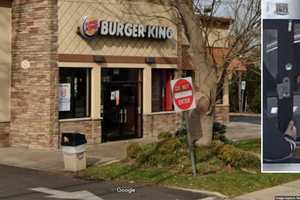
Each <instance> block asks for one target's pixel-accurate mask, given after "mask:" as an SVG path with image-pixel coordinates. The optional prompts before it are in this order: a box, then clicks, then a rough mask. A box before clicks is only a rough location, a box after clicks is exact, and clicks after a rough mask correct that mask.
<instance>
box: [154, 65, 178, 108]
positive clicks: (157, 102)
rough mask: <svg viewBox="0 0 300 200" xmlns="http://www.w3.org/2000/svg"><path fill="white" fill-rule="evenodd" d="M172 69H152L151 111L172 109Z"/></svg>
mask: <svg viewBox="0 0 300 200" xmlns="http://www.w3.org/2000/svg"><path fill="white" fill-rule="evenodd" d="M173 78H174V70H169V69H153V70H152V112H163V111H172V110H173V104H172V95H171V80H172V79H173Z"/></svg>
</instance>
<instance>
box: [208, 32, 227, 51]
mask: <svg viewBox="0 0 300 200" xmlns="http://www.w3.org/2000/svg"><path fill="white" fill-rule="evenodd" d="M228 34H229V30H227V29H219V28H215V29H211V30H209V45H210V47H220V48H224V47H227V46H228Z"/></svg>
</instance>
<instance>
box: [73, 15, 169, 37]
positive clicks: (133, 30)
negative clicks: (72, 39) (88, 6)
mask: <svg viewBox="0 0 300 200" xmlns="http://www.w3.org/2000/svg"><path fill="white" fill-rule="evenodd" d="M79 29H80V34H81V35H82V37H84V38H87V39H89V38H95V37H97V36H113V37H127V38H145V39H158V40H166V39H171V38H172V37H173V36H174V31H173V29H172V28H170V27H167V26H158V25H143V24H134V23H127V22H117V21H108V20H99V19H95V18H93V17H87V16H85V17H82V20H81V24H80V27H79Z"/></svg>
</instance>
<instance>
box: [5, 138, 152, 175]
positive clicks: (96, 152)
mask: <svg viewBox="0 0 300 200" xmlns="http://www.w3.org/2000/svg"><path fill="white" fill-rule="evenodd" d="M153 141H154V139H151V138H149V139H133V140H126V141H118V142H109V143H104V144H98V145H88V148H87V163H88V165H91V164H95V163H99V164H105V163H110V162H114V161H118V160H122V159H124V158H125V157H126V147H127V145H129V144H131V143H134V142H143V143H149V142H153ZM1 164H2V165H9V166H15V167H21V168H27V169H36V170H41V171H48V172H61V171H64V163H63V155H62V152H61V150H34V149H27V148H17V147H7V148H0V165H1Z"/></svg>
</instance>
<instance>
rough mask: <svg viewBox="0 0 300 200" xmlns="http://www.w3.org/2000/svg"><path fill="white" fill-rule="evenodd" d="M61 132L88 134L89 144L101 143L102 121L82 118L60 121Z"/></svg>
mask: <svg viewBox="0 0 300 200" xmlns="http://www.w3.org/2000/svg"><path fill="white" fill-rule="evenodd" d="M59 126H60V132H61V134H62V133H63V132H76V133H81V134H84V135H85V136H86V139H87V142H88V144H99V143H100V142H101V121H100V120H84V121H83V120H80V121H61V122H59Z"/></svg>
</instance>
